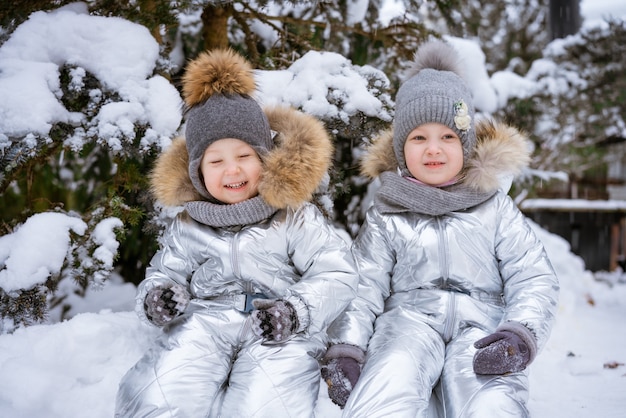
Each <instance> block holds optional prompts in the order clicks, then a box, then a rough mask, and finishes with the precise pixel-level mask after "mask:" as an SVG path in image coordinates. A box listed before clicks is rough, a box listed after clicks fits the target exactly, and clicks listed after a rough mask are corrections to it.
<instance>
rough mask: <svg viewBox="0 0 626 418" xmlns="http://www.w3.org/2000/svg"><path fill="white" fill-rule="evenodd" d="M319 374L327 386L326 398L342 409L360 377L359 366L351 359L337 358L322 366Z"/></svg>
mask: <svg viewBox="0 0 626 418" xmlns="http://www.w3.org/2000/svg"><path fill="white" fill-rule="evenodd" d="M321 373H322V378H323V379H324V381H325V382H326V384H327V385H328V397H329V398H330V400H331V401H333V402H334V403H335V404H337V405H339V406H340V407H341V408H342V409H343V407H344V406H346V402H347V401H348V397H349V396H350V393H352V388H354V385H356V382H357V380H359V376H361V365H360V364H359V362H358V361H356V360H355V359H353V358H352V357H338V358H334V359H331V360H330V361H329V362H328V363H327V364H325V365H324V366H322V370H321Z"/></svg>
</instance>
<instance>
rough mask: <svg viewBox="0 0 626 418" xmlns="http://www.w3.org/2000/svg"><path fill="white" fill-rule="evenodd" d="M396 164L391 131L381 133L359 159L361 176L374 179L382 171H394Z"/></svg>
mask: <svg viewBox="0 0 626 418" xmlns="http://www.w3.org/2000/svg"><path fill="white" fill-rule="evenodd" d="M397 168H398V162H397V160H396V155H395V154H394V152H393V130H392V129H389V130H386V131H383V132H381V133H380V134H379V135H378V136H376V137H375V138H374V140H373V141H372V144H371V145H370V146H369V147H368V149H367V153H366V154H365V155H364V156H363V158H362V159H361V174H363V175H364V176H367V177H369V178H370V179H374V178H376V177H378V175H379V174H380V173H382V172H383V171H396V169H397Z"/></svg>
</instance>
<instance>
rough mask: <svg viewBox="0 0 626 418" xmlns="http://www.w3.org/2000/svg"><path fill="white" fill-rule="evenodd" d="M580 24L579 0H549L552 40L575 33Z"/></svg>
mask: <svg viewBox="0 0 626 418" xmlns="http://www.w3.org/2000/svg"><path fill="white" fill-rule="evenodd" d="M580 25H581V17H580V0H550V33H551V36H552V40H554V39H557V38H565V37H566V36H568V35H573V34H575V33H576V32H578V29H580Z"/></svg>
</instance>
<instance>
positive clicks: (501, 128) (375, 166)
mask: <svg viewBox="0 0 626 418" xmlns="http://www.w3.org/2000/svg"><path fill="white" fill-rule="evenodd" d="M476 137H477V142H476V147H475V149H474V154H473V156H472V157H471V158H470V160H469V161H468V162H467V163H466V164H465V170H466V172H465V177H464V178H465V179H464V183H465V184H466V185H467V186H469V187H471V188H473V189H476V190H479V191H481V192H491V191H495V190H497V189H498V187H499V182H498V177H499V176H502V175H506V174H512V175H518V174H519V173H520V172H521V171H522V170H523V169H524V168H526V167H527V166H528V164H529V162H530V152H531V147H530V142H529V140H528V137H527V136H526V135H524V134H523V133H522V132H520V131H519V130H517V129H515V128H513V127H511V126H508V125H506V124H504V123H501V122H496V121H492V120H481V121H479V122H477V123H476ZM392 143H393V130H387V131H384V132H382V133H381V134H380V135H379V136H378V137H377V138H375V139H374V141H373V142H372V145H370V146H369V147H368V150H367V153H366V154H365V156H364V157H363V159H362V160H361V173H362V174H363V175H365V176H367V177H369V178H372V179H373V178H376V177H378V176H379V175H380V174H381V173H382V172H384V171H393V172H395V171H396V170H397V168H398V163H397V160H396V157H395V154H394V152H393V146H392Z"/></svg>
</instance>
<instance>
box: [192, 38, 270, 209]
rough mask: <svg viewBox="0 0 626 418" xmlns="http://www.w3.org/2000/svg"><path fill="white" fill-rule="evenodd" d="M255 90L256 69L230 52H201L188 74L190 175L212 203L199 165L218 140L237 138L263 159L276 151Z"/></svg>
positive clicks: (196, 186)
mask: <svg viewBox="0 0 626 418" xmlns="http://www.w3.org/2000/svg"><path fill="white" fill-rule="evenodd" d="M255 90H256V83H255V81H254V73H253V69H252V67H251V66H250V64H249V63H248V61H246V60H245V59H244V58H243V57H241V56H240V55H238V54H237V53H235V52H233V51H232V50H229V49H226V50H215V51H211V52H203V53H202V54H200V55H199V56H198V58H196V59H195V60H194V61H192V62H190V63H189V65H188V67H187V69H186V71H185V75H184V76H183V96H184V99H185V105H186V107H187V112H186V126H185V139H186V143H187V152H188V153H189V177H190V178H191V182H192V184H193V186H194V187H195V188H196V190H198V192H199V193H200V194H201V195H202V196H204V197H206V198H208V199H210V200H213V201H215V198H214V197H213V196H211V195H210V193H209V192H208V190H207V189H206V187H205V185H204V181H203V180H202V177H201V174H200V163H201V162H202V157H203V156H204V152H205V150H206V149H207V147H208V146H209V145H211V144H212V143H213V142H215V141H217V140H219V139H224V138H235V139H239V140H242V141H244V142H246V143H247V144H249V145H250V146H251V147H252V148H253V149H254V150H255V151H256V152H257V154H259V156H264V155H265V154H267V152H268V151H270V150H271V149H272V148H273V147H274V143H273V140H272V133H271V130H270V124H269V121H268V119H267V116H266V115H265V112H264V111H263V109H262V108H261V106H260V105H259V104H258V103H257V102H256V100H254V98H253V97H252V95H253V94H254V92H255Z"/></svg>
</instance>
